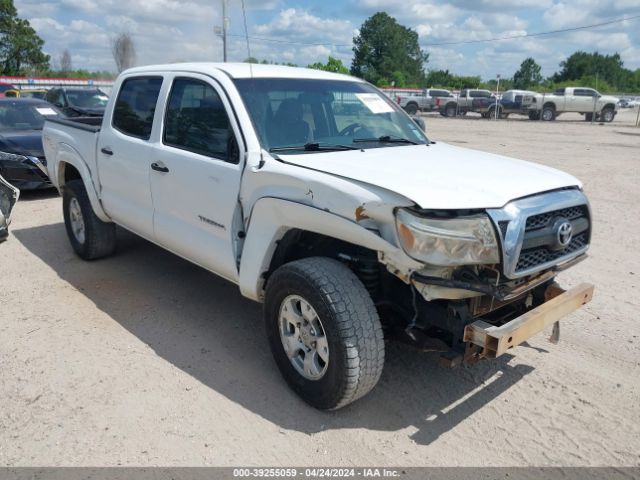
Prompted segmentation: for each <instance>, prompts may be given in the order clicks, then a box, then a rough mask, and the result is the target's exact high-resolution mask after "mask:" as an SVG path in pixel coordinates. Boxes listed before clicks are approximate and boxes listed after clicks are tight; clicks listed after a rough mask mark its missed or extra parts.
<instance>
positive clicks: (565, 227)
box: [557, 221, 573, 248]
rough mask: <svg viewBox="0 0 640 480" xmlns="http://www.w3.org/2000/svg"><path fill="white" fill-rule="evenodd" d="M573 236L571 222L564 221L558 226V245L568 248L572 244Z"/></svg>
mask: <svg viewBox="0 0 640 480" xmlns="http://www.w3.org/2000/svg"><path fill="white" fill-rule="evenodd" d="M572 236H573V227H572V226H571V222H569V221H564V222H562V223H561V224H560V225H559V226H558V231H557V240H558V245H559V246H560V247H562V248H567V246H569V244H570V243H571V237H572Z"/></svg>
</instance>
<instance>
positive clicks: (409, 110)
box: [405, 103, 418, 115]
mask: <svg viewBox="0 0 640 480" xmlns="http://www.w3.org/2000/svg"><path fill="white" fill-rule="evenodd" d="M405 111H406V112H407V113H408V114H409V115H415V114H416V113H418V106H417V105H416V104H415V103H410V104H409V105H407V106H406V107H405Z"/></svg>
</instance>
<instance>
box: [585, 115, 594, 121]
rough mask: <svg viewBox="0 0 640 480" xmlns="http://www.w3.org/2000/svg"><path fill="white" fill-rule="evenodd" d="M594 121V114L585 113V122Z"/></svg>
mask: <svg viewBox="0 0 640 480" xmlns="http://www.w3.org/2000/svg"><path fill="white" fill-rule="evenodd" d="M592 119H593V113H585V114H584V121H585V122H590V121H591V120H592Z"/></svg>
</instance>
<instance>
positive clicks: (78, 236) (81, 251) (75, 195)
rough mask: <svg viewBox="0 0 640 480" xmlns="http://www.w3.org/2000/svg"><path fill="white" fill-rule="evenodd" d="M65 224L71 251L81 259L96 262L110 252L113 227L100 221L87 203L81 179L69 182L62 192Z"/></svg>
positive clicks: (113, 238) (112, 248)
mask: <svg viewBox="0 0 640 480" xmlns="http://www.w3.org/2000/svg"><path fill="white" fill-rule="evenodd" d="M62 208H63V214H64V225H65V227H66V229H67V236H68V237H69V242H71V246H72V247H73V250H74V251H75V252H76V253H77V254H78V256H79V257H80V258H82V259H84V260H95V259H97V258H101V257H106V256H107V255H110V254H111V253H113V251H114V250H115V248H116V226H115V224H113V223H107V222H103V221H102V220H100V219H99V218H98V217H97V216H96V214H95V213H93V207H92V206H91V202H90V201H89V196H88V195H87V190H86V189H85V187H84V183H83V182H82V180H71V181H70V182H68V183H67V184H66V185H65V186H64V190H63V193H62Z"/></svg>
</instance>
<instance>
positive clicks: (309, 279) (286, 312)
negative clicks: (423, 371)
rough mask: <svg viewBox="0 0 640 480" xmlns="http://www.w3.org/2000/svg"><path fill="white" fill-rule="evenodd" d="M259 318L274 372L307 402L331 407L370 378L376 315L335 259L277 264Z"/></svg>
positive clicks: (374, 365)
mask: <svg viewBox="0 0 640 480" xmlns="http://www.w3.org/2000/svg"><path fill="white" fill-rule="evenodd" d="M264 318H265V323H266V329H267V336H268V338H269V343H270V346H271V351H272V353H273V356H274V358H275V361H276V364H277V365H278V368H279V369H280V372H281V373H282V375H283V377H284V379H285V380H286V381H287V383H288V384H289V386H290V387H291V388H292V389H293V390H294V391H295V392H296V393H297V394H298V395H299V396H300V397H302V399H303V400H305V401H306V402H307V403H309V404H310V405H312V406H314V407H316V408H318V409H321V410H335V409H338V408H341V407H343V406H345V405H347V404H349V403H351V402H353V401H355V400H357V399H358V398H360V397H362V396H364V395H366V394H367V393H368V392H369V391H370V390H371V389H372V388H373V387H374V386H375V385H376V383H378V380H379V378H380V374H381V373H382V367H383V364H384V339H383V334H382V327H381V325H380V319H379V318H378V313H377V311H376V308H375V306H374V304H373V301H372V300H371V297H370V296H369V294H368V292H367V290H366V289H365V287H364V286H363V285H362V283H361V282H360V280H359V279H358V278H357V277H356V276H355V274H354V273H353V272H352V271H351V270H349V269H348V268H347V267H346V266H344V265H343V264H341V263H340V262H338V261H336V260H333V259H329V258H322V257H313V258H306V259H302V260H297V261H294V262H291V263H287V264H285V265H283V266H282V267H280V268H279V269H277V270H276V271H275V272H274V273H273V275H272V276H271V278H270V279H269V282H268V284H267V291H266V295H265V304H264Z"/></svg>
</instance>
